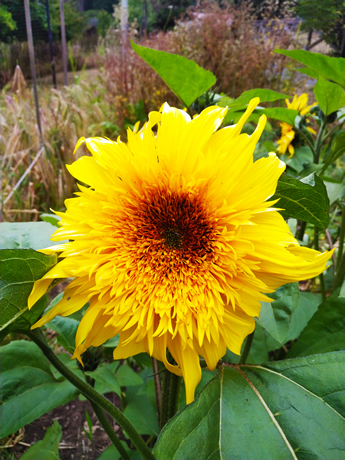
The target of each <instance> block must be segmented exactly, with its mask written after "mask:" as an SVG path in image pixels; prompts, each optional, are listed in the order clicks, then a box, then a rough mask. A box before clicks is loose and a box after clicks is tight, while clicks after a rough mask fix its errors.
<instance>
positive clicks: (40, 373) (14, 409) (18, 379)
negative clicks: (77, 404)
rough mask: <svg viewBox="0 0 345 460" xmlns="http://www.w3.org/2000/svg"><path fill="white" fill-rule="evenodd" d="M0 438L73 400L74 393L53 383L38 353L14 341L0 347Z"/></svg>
mask: <svg viewBox="0 0 345 460" xmlns="http://www.w3.org/2000/svg"><path fill="white" fill-rule="evenodd" d="M0 355H1V371H2V373H1V387H0V388H1V401H2V405H1V406H0V418H1V425H0V438H3V437H5V436H8V435H9V434H11V433H14V432H16V431H17V430H19V428H21V427H23V426H24V425H27V424H28V423H31V422H32V421H34V420H36V419H37V418H39V417H41V416H42V415H43V414H45V413H47V412H49V411H51V410H52V409H55V408H56V407H58V406H60V405H63V404H66V403H68V402H69V401H72V400H73V399H75V398H76V397H77V395H78V393H79V392H78V390H77V389H76V388H75V387H74V386H73V385H72V384H71V383H70V382H68V381H66V380H64V381H62V382H59V381H57V380H56V379H55V378H54V377H53V375H52V373H51V372H50V368H49V364H48V361H47V359H46V358H45V356H44V355H43V353H42V352H41V350H40V349H39V348H38V346H37V345H36V344H35V343H33V342H27V341H25V340H18V341H13V342H10V343H9V344H8V345H5V346H3V347H1V349H0Z"/></svg>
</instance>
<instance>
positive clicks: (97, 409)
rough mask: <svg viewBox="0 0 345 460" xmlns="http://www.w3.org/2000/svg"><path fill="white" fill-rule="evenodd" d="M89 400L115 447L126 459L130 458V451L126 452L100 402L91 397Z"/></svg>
mask: <svg viewBox="0 0 345 460" xmlns="http://www.w3.org/2000/svg"><path fill="white" fill-rule="evenodd" d="M89 401H90V404H91V406H92V409H93V411H94V413H95V414H96V417H97V418H98V420H99V423H100V424H101V425H102V427H103V429H104V431H105V432H106V433H107V435H108V436H109V439H110V440H111V442H112V443H113V444H114V446H115V448H116V449H117V450H118V451H119V454H120V455H121V457H122V458H123V459H124V460H129V459H130V456H129V455H128V453H127V452H126V450H125V448H124V447H123V445H122V444H121V441H120V440H119V438H118V437H117V434H116V433H115V431H114V430H113V427H112V426H111V424H110V422H109V420H108V419H107V417H106V416H105V414H104V412H103V411H102V409H101V408H100V407H99V405H98V404H96V403H95V402H94V401H92V399H89Z"/></svg>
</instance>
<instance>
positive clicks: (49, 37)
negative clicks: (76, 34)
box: [46, 0, 56, 89]
mask: <svg viewBox="0 0 345 460" xmlns="http://www.w3.org/2000/svg"><path fill="white" fill-rule="evenodd" d="M46 12H47V25H48V39H49V51H50V60H51V64H52V76H53V85H54V88H55V89H56V73H55V61H54V52H53V37H52V29H51V27H50V13H49V0H46Z"/></svg>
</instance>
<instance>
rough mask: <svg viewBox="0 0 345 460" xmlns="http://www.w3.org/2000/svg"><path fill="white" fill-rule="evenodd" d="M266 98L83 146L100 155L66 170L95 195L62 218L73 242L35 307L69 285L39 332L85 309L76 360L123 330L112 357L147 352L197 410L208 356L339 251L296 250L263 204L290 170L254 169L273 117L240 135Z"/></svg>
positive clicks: (173, 117)
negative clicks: (237, 111)
mask: <svg viewBox="0 0 345 460" xmlns="http://www.w3.org/2000/svg"><path fill="white" fill-rule="evenodd" d="M258 103H259V99H258V98H255V99H253V100H252V101H251V102H250V104H249V106H248V109H247V110H246V112H245V113H244V115H243V116H242V118H241V119H240V121H239V122H238V124H237V125H234V126H229V127H226V128H223V129H220V130H218V128H219V127H220V125H221V123H222V121H223V118H224V116H225V114H226V109H224V108H219V107H209V108H207V109H205V110H204V111H203V112H202V113H201V114H200V115H199V116H197V117H196V118H194V119H191V118H190V117H189V115H188V114H187V113H185V112H184V111H183V110H179V109H176V108H172V107H169V105H168V104H164V105H163V107H162V109H161V112H151V113H150V115H149V121H148V123H147V124H146V125H145V126H144V127H143V128H142V129H141V130H140V131H139V132H136V133H134V132H132V131H130V130H129V131H128V142H127V143H123V142H121V141H120V140H119V139H118V141H117V142H112V141H110V140H108V139H101V138H89V139H84V138H83V139H80V140H79V142H78V144H77V147H76V148H78V147H79V146H80V145H81V144H82V143H83V142H85V143H86V146H87V148H88V149H89V151H90V152H91V154H92V156H91V157H90V156H83V157H81V158H79V159H78V160H77V161H75V162H74V163H73V164H72V165H70V166H68V170H69V172H70V173H71V174H72V175H73V176H74V177H75V178H76V179H77V180H78V181H80V182H82V183H84V184H88V185H89V187H85V186H82V185H80V186H79V189H80V192H78V193H77V195H78V196H77V197H74V198H71V199H68V200H66V202H65V203H66V208H67V210H66V212H65V213H56V214H58V215H59V216H61V223H60V224H61V227H60V228H59V229H58V230H57V231H56V232H55V233H54V235H53V236H52V240H53V241H61V240H66V239H67V240H70V241H69V242H67V243H63V244H60V245H57V246H52V247H50V248H48V249H45V250H43V251H42V252H44V253H48V254H50V253H53V252H56V253H59V258H60V259H59V260H60V261H59V263H58V264H57V265H56V266H55V267H54V268H52V269H51V270H50V271H49V272H48V273H47V274H46V275H45V276H44V277H43V278H42V279H41V280H39V281H37V282H36V283H35V285H34V288H33V291H32V293H31V295H30V298H29V308H31V307H32V305H34V303H35V302H36V301H37V300H38V299H39V298H40V297H41V296H42V295H43V294H44V293H45V292H46V291H47V289H48V287H49V285H50V283H51V282H52V280H53V279H57V278H73V280H72V281H71V283H70V284H69V286H68V287H67V288H66V289H65V293H64V296H63V298H62V300H61V301H60V302H59V303H58V304H57V305H55V306H54V307H53V308H52V309H51V310H50V311H49V312H48V313H47V314H46V315H45V316H44V317H43V318H42V319H40V320H39V321H38V322H37V323H36V324H35V325H34V326H33V327H39V326H42V325H43V324H45V323H47V322H48V321H50V320H51V319H53V318H54V317H55V316H56V315H62V316H67V315H70V314H72V313H74V312H76V311H77V310H79V309H80V308H82V307H83V305H85V303H86V302H87V301H89V302H90V304H89V305H90V306H89V308H88V310H87V311H86V313H85V315H84V316H83V318H82V320H81V322H80V325H79V328H78V331H77V335H76V348H75V352H74V355H73V357H75V358H77V359H78V360H79V361H80V362H81V361H82V358H81V355H82V353H83V352H84V351H85V350H86V349H87V348H88V347H90V346H96V347H97V346H99V345H101V344H102V343H104V342H105V341H106V340H108V339H110V338H111V337H114V336H115V335H116V334H118V333H120V339H119V345H118V346H117V348H116V349H115V350H114V359H125V358H127V357H129V356H133V355H135V354H137V353H141V352H147V353H149V354H150V355H151V356H154V357H155V358H157V359H159V360H161V361H162V362H163V363H164V364H165V366H166V367H167V369H169V370H170V371H171V372H173V373H175V374H177V375H180V376H183V377H184V380H185V385H186V397H187V403H190V402H192V401H193V399H194V391H195V388H196V386H197V384H198V383H199V381H200V378H201V368H200V363H199V355H201V356H203V357H204V358H205V360H206V363H207V367H208V368H209V369H210V370H214V369H215V367H216V365H217V362H218V360H219V359H220V358H221V357H222V356H224V354H225V352H226V349H227V348H229V349H230V350H231V351H233V352H234V353H236V354H239V353H240V350H241V345H242V342H243V340H244V338H245V337H246V336H247V335H248V334H249V333H251V332H252V331H253V330H254V327H255V321H254V317H255V316H258V315H259V314H260V300H261V301H269V300H270V299H269V298H268V297H267V296H266V295H265V294H267V293H270V292H274V291H275V290H276V289H277V288H278V287H279V286H281V285H282V284H285V283H290V282H293V281H297V280H303V279H309V278H312V277H314V276H316V275H317V274H319V273H320V272H322V271H323V270H324V269H325V266H326V262H327V260H328V259H329V258H330V257H331V253H330V252H329V253H325V254H321V253H319V252H317V251H314V250H311V249H308V248H304V247H300V246H299V244H298V242H297V241H296V240H295V239H294V238H293V236H292V234H291V232H290V230H289V227H288V225H287V224H286V223H285V221H284V219H283V218H282V216H281V215H280V214H279V213H278V212H277V211H276V210H275V209H273V208H272V206H273V205H274V204H275V203H276V201H267V200H268V199H269V198H270V197H271V196H272V195H273V194H274V192H275V189H276V186H277V181H278V179H279V177H280V175H281V174H282V172H283V171H284V168H285V164H284V163H283V162H281V161H280V160H279V159H278V158H277V157H276V155H275V154H274V153H271V154H270V155H269V157H268V158H261V159H260V160H258V161H256V162H255V163H253V152H254V149H255V146H256V143H257V141H258V139H259V137H260V135H261V133H262V131H263V129H264V126H265V123H266V117H265V116H264V115H263V116H262V117H261V118H260V120H259V123H258V126H257V128H256V130H255V132H254V133H253V134H252V135H251V136H248V135H247V134H241V129H242V127H243V125H244V123H245V122H246V120H247V119H248V117H249V116H250V114H251V113H252V111H253V110H254V109H255V107H256V106H257V104H258ZM156 125H157V130H156V133H155V132H154V131H153V130H152V128H154V127H155V126H156ZM217 130H218V131H217ZM167 349H168V350H169V351H170V353H171V355H172V357H173V358H174V360H175V362H176V364H172V363H170V362H169V361H168V359H167Z"/></svg>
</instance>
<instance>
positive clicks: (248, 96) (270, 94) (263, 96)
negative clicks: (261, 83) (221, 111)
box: [218, 88, 291, 107]
mask: <svg viewBox="0 0 345 460" xmlns="http://www.w3.org/2000/svg"><path fill="white" fill-rule="evenodd" d="M254 97H259V98H260V102H273V101H278V100H280V99H286V98H289V97H291V96H287V95H286V94H282V93H277V91H273V90H271V89H267V88H257V89H250V90H249V91H244V92H243V93H242V94H241V96H239V97H238V98H237V99H235V100H234V101H230V103H229V104H228V105H229V106H230V107H235V106H237V105H241V106H242V105H246V104H248V103H249V102H250V101H251V100H252V99H253V98H254ZM228 102H229V101H228ZM218 105H221V106H222V104H218Z"/></svg>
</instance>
